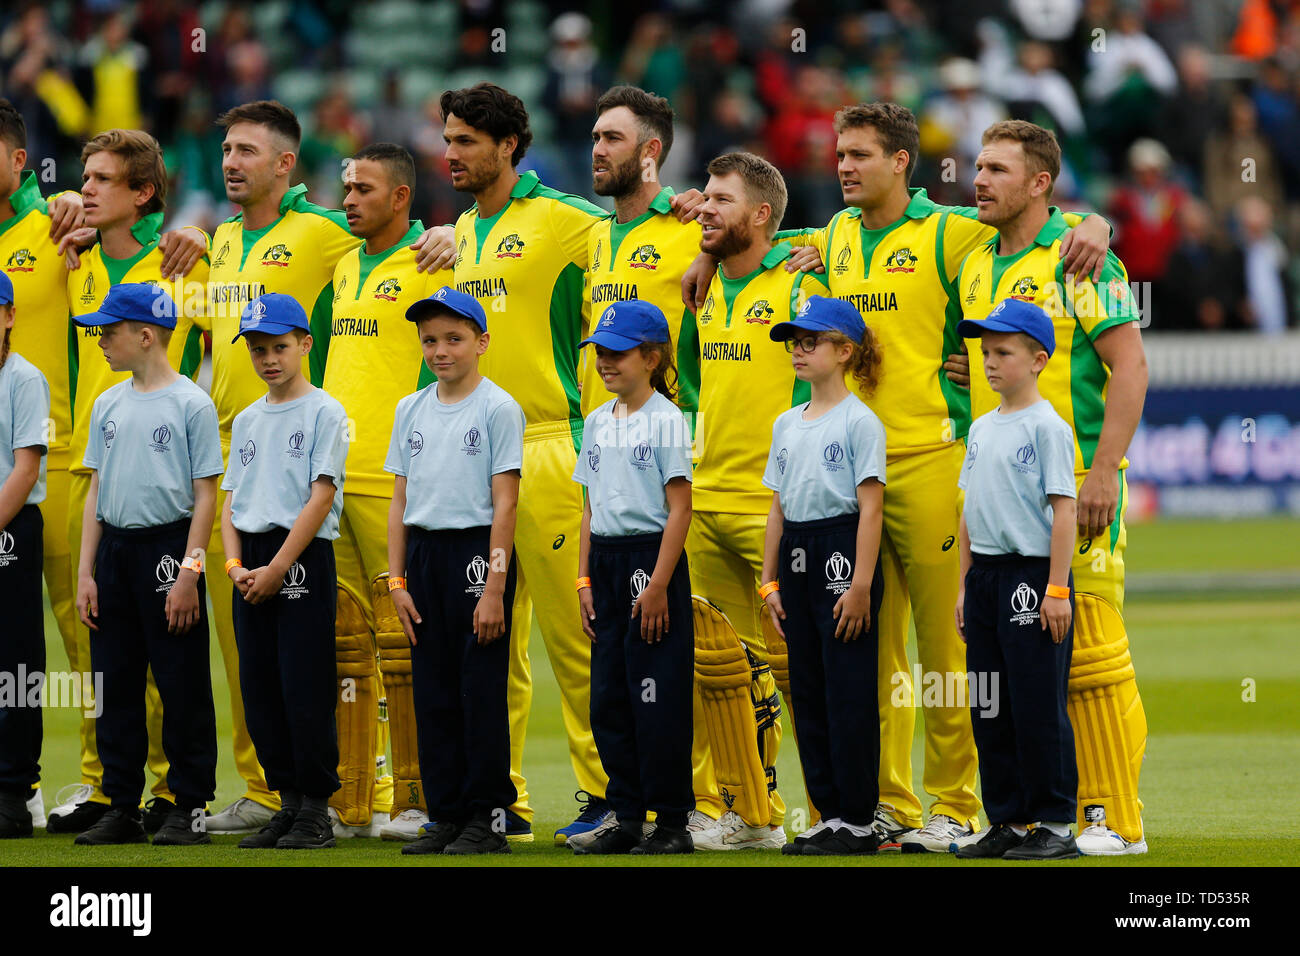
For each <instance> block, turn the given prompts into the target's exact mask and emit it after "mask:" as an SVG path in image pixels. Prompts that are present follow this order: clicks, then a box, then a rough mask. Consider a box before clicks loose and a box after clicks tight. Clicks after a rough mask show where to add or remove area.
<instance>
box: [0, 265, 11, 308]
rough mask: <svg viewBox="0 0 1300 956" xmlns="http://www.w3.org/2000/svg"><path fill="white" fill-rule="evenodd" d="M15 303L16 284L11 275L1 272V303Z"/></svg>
mask: <svg viewBox="0 0 1300 956" xmlns="http://www.w3.org/2000/svg"><path fill="white" fill-rule="evenodd" d="M13 304H14V284H13V282H12V281H10V279H9V276H8V275H7V274H5V273H4V272H0V305H13Z"/></svg>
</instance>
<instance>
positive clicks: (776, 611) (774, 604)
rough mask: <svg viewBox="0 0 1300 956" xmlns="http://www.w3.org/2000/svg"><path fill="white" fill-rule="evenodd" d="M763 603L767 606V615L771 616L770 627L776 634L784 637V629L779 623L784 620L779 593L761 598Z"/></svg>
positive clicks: (774, 592)
mask: <svg viewBox="0 0 1300 956" xmlns="http://www.w3.org/2000/svg"><path fill="white" fill-rule="evenodd" d="M763 603H764V604H766V605H767V613H768V614H769V615H771V618H772V626H773V627H774V628H776V633H778V634H780V635H781V636H782V637H785V629H784V628H783V627H781V622H782V621H784V620H785V605H784V604H782V603H781V592H780V591H773V592H772V593H771V594H769V595H768V596H767V597H765V598H763Z"/></svg>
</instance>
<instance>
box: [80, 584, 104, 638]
mask: <svg viewBox="0 0 1300 956" xmlns="http://www.w3.org/2000/svg"><path fill="white" fill-rule="evenodd" d="M77 613H78V614H79V615H81V623H82V624H84V625H86V627H88V628H90V629H91V630H92V631H98V630H99V625H98V624H96V623H95V622H94V621H93V620H91V619H92V618H96V617H99V586H98V585H97V584H95V579H94V578H92V577H91V576H90V575H89V574H83V575H82V576H81V577H79V578H77Z"/></svg>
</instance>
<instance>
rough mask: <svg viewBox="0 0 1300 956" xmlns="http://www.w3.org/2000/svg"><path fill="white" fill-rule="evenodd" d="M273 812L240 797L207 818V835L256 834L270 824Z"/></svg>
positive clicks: (268, 808)
mask: <svg viewBox="0 0 1300 956" xmlns="http://www.w3.org/2000/svg"><path fill="white" fill-rule="evenodd" d="M273 816H275V811H274V810H272V809H271V808H270V807H264V806H262V805H261V804H260V803H255V802H254V801H252V800H249V799H248V798H247V797H240V798H239V799H238V800H236V801H235V802H234V803H232V804H231V805H230V806H228V807H226V809H224V810H222V811H221V812H220V813H218V814H215V815H213V816H210V817H207V818H206V820H205V823H206V824H207V830H208V832H209V833H256V832H258V831H259V830H261V829H262V827H264V826H266V825H267V824H268V823H270V822H271V817H273Z"/></svg>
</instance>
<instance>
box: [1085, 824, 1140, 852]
mask: <svg viewBox="0 0 1300 956" xmlns="http://www.w3.org/2000/svg"><path fill="white" fill-rule="evenodd" d="M1074 842H1075V843H1076V844H1077V845H1078V847H1079V852H1080V853H1082V854H1083V855H1084V856H1130V855H1133V854H1137V853H1145V852H1146V851H1147V841H1146V834H1143V836H1142V839H1140V840H1138V841H1137V842H1136V843H1129V841H1128V840H1125V839H1124V838H1123V837H1122V836H1120V835H1119V834H1118V833H1116V832H1115V831H1114V830H1112V829H1111V828H1110V827H1108V826H1105V825H1099V824H1095V823H1094V824H1093V825H1092V826H1090V827H1085V828H1084V830H1083V832H1082V833H1080V834H1079V835H1078V836H1077V837H1075V838H1074Z"/></svg>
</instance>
